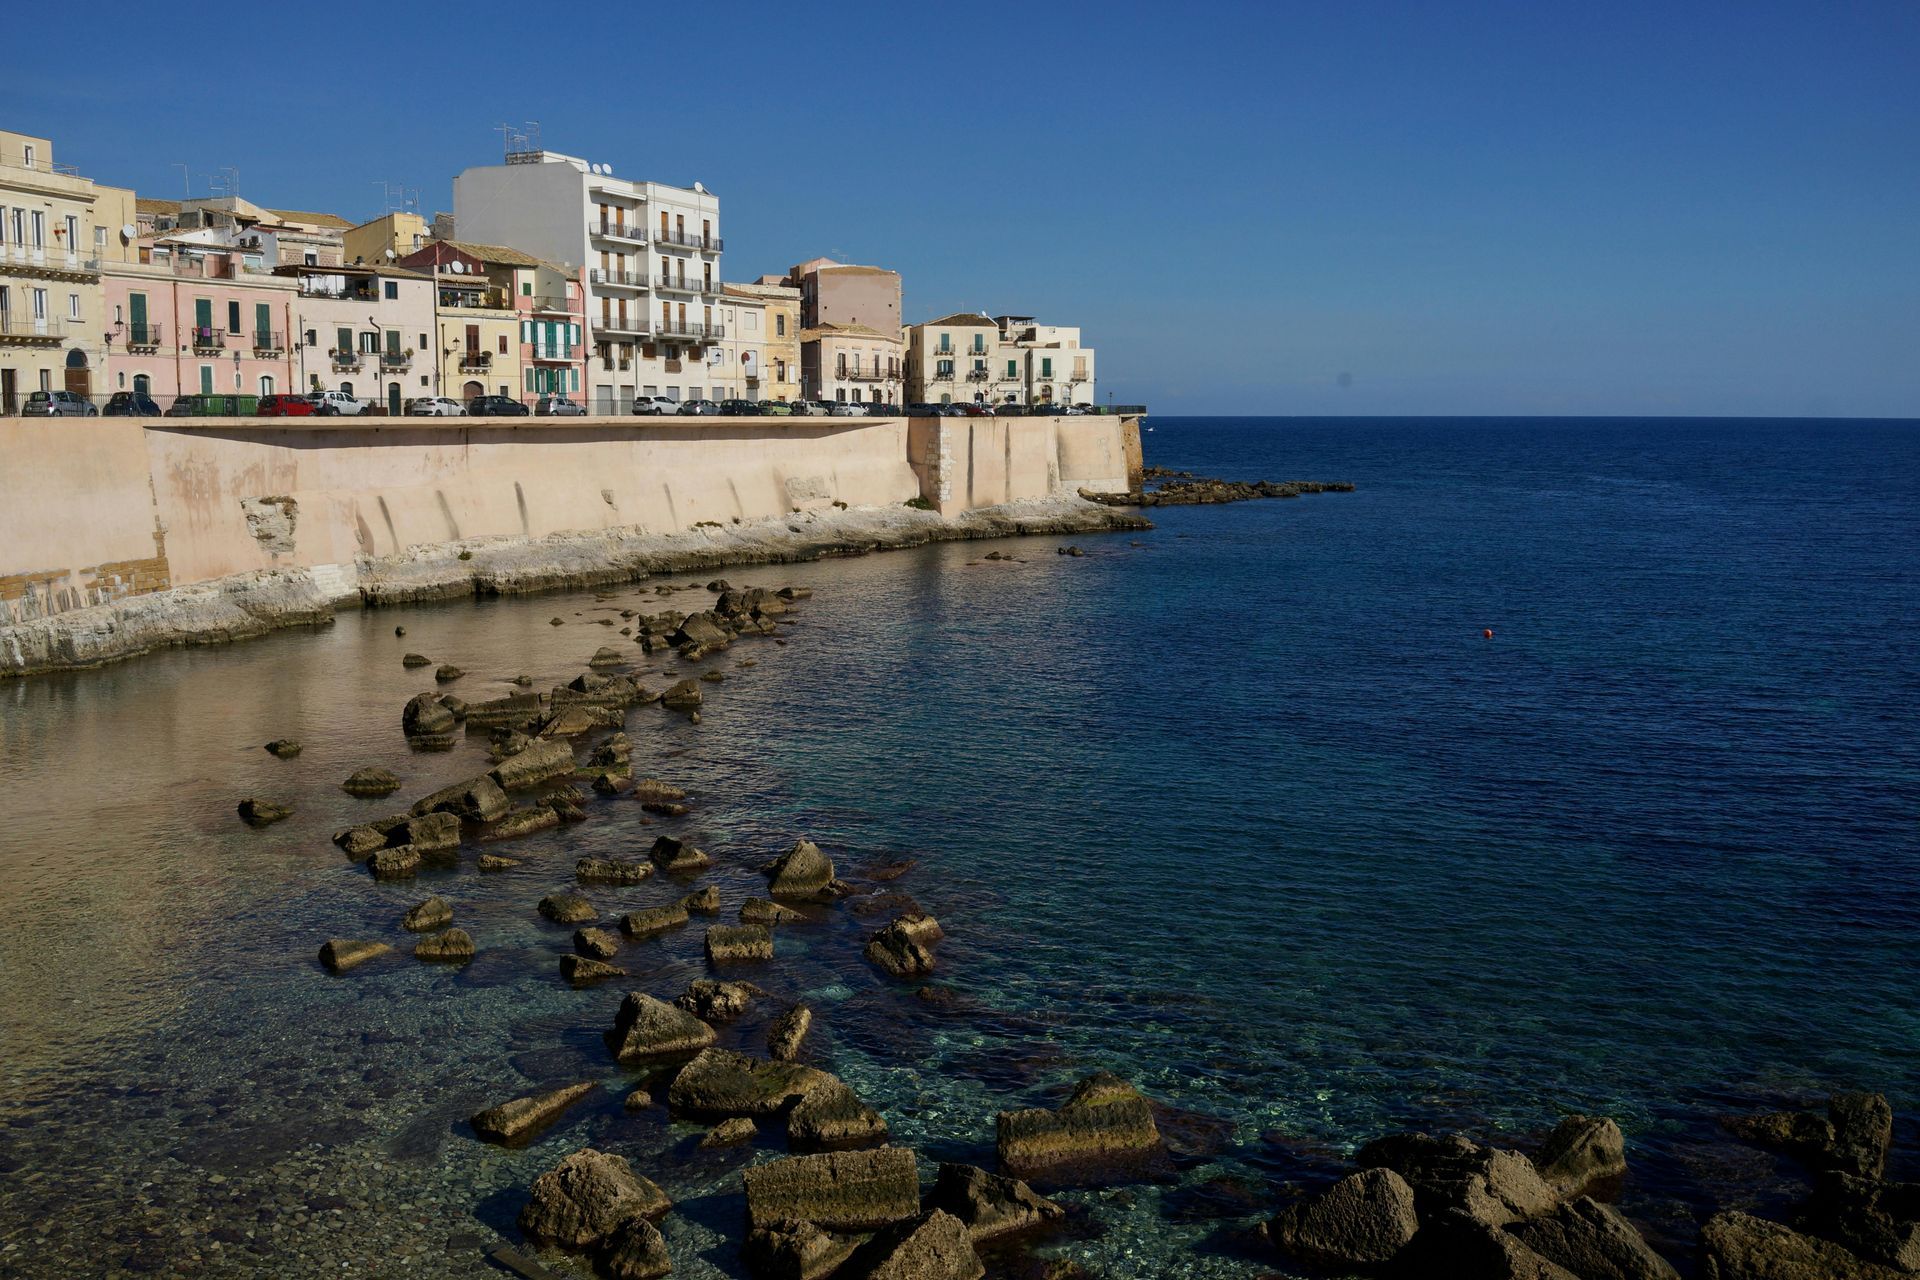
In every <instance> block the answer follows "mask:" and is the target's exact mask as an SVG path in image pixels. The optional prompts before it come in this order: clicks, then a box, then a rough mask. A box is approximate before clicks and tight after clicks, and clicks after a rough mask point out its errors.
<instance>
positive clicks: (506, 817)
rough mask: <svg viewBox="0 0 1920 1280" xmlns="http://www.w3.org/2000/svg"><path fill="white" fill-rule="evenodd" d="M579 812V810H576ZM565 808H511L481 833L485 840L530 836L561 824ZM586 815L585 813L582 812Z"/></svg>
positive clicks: (525, 806)
mask: <svg viewBox="0 0 1920 1280" xmlns="http://www.w3.org/2000/svg"><path fill="white" fill-rule="evenodd" d="M575 812H578V810H575ZM564 813H565V809H564V808H563V807H562V806H559V805H546V804H526V805H519V806H516V807H515V808H512V809H509V810H507V811H506V813H504V814H502V815H501V816H500V817H499V819H497V820H496V821H493V822H489V823H488V824H487V829H486V830H485V831H483V832H481V833H480V838H481V839H483V840H513V839H517V838H518V837H520V836H530V835H532V834H533V833H534V832H536V831H548V830H551V829H552V828H554V827H557V826H559V825H560V819H561V817H562V815H563V814H564ZM580 816H581V817H583V818H584V817H585V816H586V815H585V814H580Z"/></svg>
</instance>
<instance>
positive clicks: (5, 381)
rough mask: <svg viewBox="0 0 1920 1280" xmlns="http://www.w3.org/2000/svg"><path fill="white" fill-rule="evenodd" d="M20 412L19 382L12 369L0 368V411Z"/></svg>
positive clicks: (6, 412) (8, 412)
mask: <svg viewBox="0 0 1920 1280" xmlns="http://www.w3.org/2000/svg"><path fill="white" fill-rule="evenodd" d="M18 412H20V384H19V381H18V379H17V378H16V376H15V373H14V371H13V370H12V369H0V413H5V414H15V413H18Z"/></svg>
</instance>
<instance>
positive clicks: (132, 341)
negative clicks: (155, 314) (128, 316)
mask: <svg viewBox="0 0 1920 1280" xmlns="http://www.w3.org/2000/svg"><path fill="white" fill-rule="evenodd" d="M160 335H161V326H159V325H157V324H130V325H128V326H127V346H128V347H129V348H132V347H157V346H159V345H160V344H161V336H160Z"/></svg>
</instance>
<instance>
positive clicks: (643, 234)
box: [587, 218, 647, 241]
mask: <svg viewBox="0 0 1920 1280" xmlns="http://www.w3.org/2000/svg"><path fill="white" fill-rule="evenodd" d="M587 229H588V230H589V231H591V232H593V234H595V235H597V236H613V237H614V238H616V239H619V240H641V241H644V240H645V239H646V238H647V229H646V227H645V226H644V225H643V224H641V223H638V222H609V221H608V220H607V219H605V218H602V219H600V220H599V221H598V222H589V223H588V224H587Z"/></svg>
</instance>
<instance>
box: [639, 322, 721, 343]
mask: <svg viewBox="0 0 1920 1280" xmlns="http://www.w3.org/2000/svg"><path fill="white" fill-rule="evenodd" d="M653 333H654V337H655V338H657V339H659V340H660V341H662V342H718V341H720V339H722V338H724V337H726V336H727V327H726V326H725V325H723V324H700V323H699V322H697V321H693V320H662V321H661V322H660V323H659V324H658V325H656V326H655V327H654V331H653Z"/></svg>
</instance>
